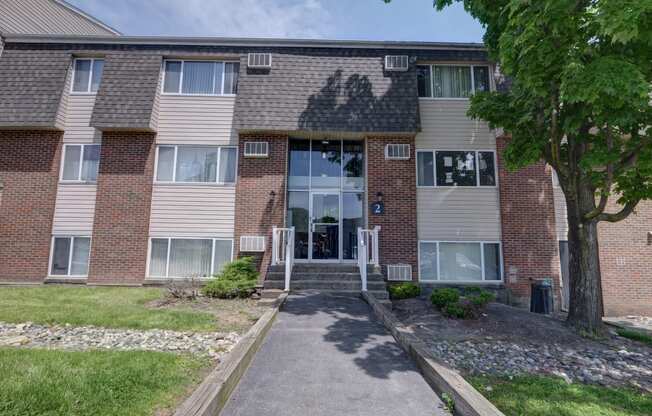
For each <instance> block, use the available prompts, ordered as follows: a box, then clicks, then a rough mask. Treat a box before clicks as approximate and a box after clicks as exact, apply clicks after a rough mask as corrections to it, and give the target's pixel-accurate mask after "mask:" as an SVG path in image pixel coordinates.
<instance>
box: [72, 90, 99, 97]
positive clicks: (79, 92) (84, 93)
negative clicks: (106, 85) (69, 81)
mask: <svg viewBox="0 0 652 416" xmlns="http://www.w3.org/2000/svg"><path fill="white" fill-rule="evenodd" d="M70 95H82V96H89V95H97V92H82V91H70Z"/></svg>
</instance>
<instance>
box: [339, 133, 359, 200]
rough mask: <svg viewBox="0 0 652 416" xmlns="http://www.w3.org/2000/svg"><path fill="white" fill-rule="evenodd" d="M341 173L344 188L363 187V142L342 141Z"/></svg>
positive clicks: (356, 188)
mask: <svg viewBox="0 0 652 416" xmlns="http://www.w3.org/2000/svg"><path fill="white" fill-rule="evenodd" d="M342 149H343V151H344V153H343V157H342V174H343V176H344V180H343V181H342V185H343V187H344V189H355V190H362V189H364V142H362V141H344V143H343V146H342Z"/></svg>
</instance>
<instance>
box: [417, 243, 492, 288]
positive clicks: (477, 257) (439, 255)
mask: <svg viewBox="0 0 652 416" xmlns="http://www.w3.org/2000/svg"><path fill="white" fill-rule="evenodd" d="M501 259H502V255H501V250H500V243H497V242H443V241H421V242H419V279H420V280H421V281H424V282H435V281H442V282H482V281H491V282H496V281H501V280H502V260H501Z"/></svg>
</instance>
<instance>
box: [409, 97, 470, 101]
mask: <svg viewBox="0 0 652 416" xmlns="http://www.w3.org/2000/svg"><path fill="white" fill-rule="evenodd" d="M419 100H424V101H469V100H470V98H464V97H448V98H447V97H419Z"/></svg>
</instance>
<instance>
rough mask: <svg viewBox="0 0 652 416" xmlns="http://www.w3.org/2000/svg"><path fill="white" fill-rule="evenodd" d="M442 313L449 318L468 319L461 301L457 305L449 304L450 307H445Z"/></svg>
mask: <svg viewBox="0 0 652 416" xmlns="http://www.w3.org/2000/svg"><path fill="white" fill-rule="evenodd" d="M441 311H442V312H443V313H444V315H446V316H448V317H449V318H458V319H464V318H466V311H465V310H464V307H463V306H462V304H461V303H460V302H459V301H458V302H455V303H449V304H448V305H446V306H444V307H443V308H442V310H441Z"/></svg>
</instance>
